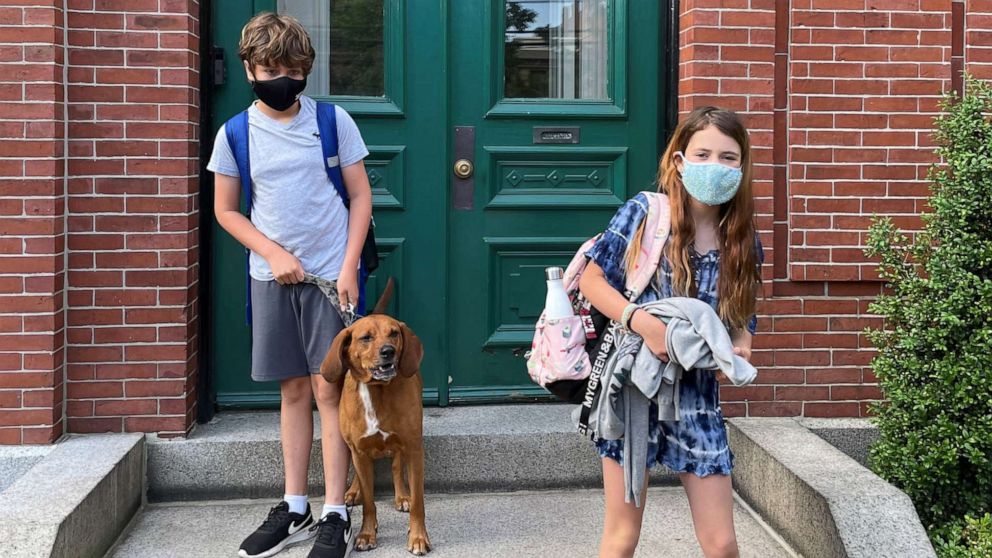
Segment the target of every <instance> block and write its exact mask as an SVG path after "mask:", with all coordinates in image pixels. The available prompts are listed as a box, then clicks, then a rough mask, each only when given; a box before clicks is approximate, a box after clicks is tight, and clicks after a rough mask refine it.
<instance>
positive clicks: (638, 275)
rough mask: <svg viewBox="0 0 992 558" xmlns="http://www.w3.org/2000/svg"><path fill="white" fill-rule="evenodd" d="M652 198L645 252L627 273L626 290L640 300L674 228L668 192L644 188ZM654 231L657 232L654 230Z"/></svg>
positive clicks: (648, 215) (644, 245)
mask: <svg viewBox="0 0 992 558" xmlns="http://www.w3.org/2000/svg"><path fill="white" fill-rule="evenodd" d="M644 194H645V195H646V196H647V199H648V213H647V215H645V217H644V221H645V223H644V234H643V236H642V237H641V252H640V253H639V254H638V255H637V260H636V262H635V264H634V269H633V270H631V271H629V272H628V273H627V283H626V290H627V293H626V294H629V297H628V298H629V299H630V300H631V301H636V300H637V299H638V298H639V297H640V296H641V293H643V292H644V289H646V288H648V285H650V284H651V280H652V279H653V278H654V276H655V274H656V273H657V272H658V265H660V264H661V256H662V252H663V251H664V248H665V242H667V241H668V235H669V233H670V232H671V229H672V210H671V207H670V206H669V204H668V196H666V195H665V194H659V193H657V192H644ZM652 231H653V232H652Z"/></svg>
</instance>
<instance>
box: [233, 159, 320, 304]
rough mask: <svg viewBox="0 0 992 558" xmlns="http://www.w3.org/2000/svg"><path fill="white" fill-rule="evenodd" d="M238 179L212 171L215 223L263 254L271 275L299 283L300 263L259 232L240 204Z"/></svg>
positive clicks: (257, 252) (248, 246) (300, 274)
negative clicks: (270, 269) (242, 210)
mask: <svg viewBox="0 0 992 558" xmlns="http://www.w3.org/2000/svg"><path fill="white" fill-rule="evenodd" d="M240 195H241V180H240V179H239V178H236V177H233V176H227V175H226V174H220V173H214V217H216V218H217V224H219V225H220V226H221V228H222V229H224V230H225V231H227V232H228V233H229V234H230V235H231V236H233V237H234V238H235V240H237V241H238V242H240V243H241V244H242V245H243V246H245V247H246V248H248V249H249V250H251V251H252V252H255V253H256V254H258V255H259V256H262V257H263V258H265V261H267V262H268V263H269V267H270V268H272V275H273V276H274V277H275V279H276V281H277V282H278V283H280V284H283V285H284V284H287V283H289V284H292V283H299V282H300V281H302V280H303V266H302V265H301V264H300V260H298V259H297V258H296V256H294V255H292V254H290V253H289V252H287V251H286V250H285V249H283V247H282V246H279V245H278V244H276V243H275V242H273V241H272V240H270V239H269V238H268V237H267V236H265V235H264V234H262V233H261V232H259V230H258V229H256V228H255V225H253V224H252V223H251V220H250V219H248V218H247V217H245V216H244V215H242V213H241V210H240V208H239V205H240V203H239V197H240Z"/></svg>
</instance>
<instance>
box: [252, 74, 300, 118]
mask: <svg viewBox="0 0 992 558" xmlns="http://www.w3.org/2000/svg"><path fill="white" fill-rule="evenodd" d="M306 87H307V78H306V77H305V76H304V78H303V79H293V78H291V77H289V76H282V77H277V78H276V79H268V80H265V81H262V80H258V79H256V80H255V81H253V82H251V89H252V91H254V92H255V94H256V95H258V98H259V99H260V100H261V101H262V102H263V103H265V104H266V105H268V106H270V107H272V108H273V109H275V110H277V111H279V112H282V111H284V110H286V109H288V108H289V107H291V106H293V103H295V102H296V99H297V98H299V96H300V93H303V90H304V89H306Z"/></svg>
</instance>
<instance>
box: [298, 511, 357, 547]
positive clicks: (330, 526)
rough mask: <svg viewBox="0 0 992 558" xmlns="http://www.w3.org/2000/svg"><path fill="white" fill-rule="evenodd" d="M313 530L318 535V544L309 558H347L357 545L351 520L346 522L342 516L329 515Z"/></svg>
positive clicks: (314, 545) (314, 544) (316, 543)
mask: <svg viewBox="0 0 992 558" xmlns="http://www.w3.org/2000/svg"><path fill="white" fill-rule="evenodd" d="M311 529H312V530H313V531H315V532H316V533H317V542H315V543H313V548H311V549H310V554H307V558H345V557H346V556H348V555H349V554H351V549H352V547H353V546H354V545H355V537H354V534H353V533H352V532H351V519H349V520H348V521H345V520H344V518H342V517H341V515H340V514H337V513H329V514H327V515H326V516H324V517H323V518H322V519H321V520H320V521H318V522H317V525H315V526H314V527H312V528H311Z"/></svg>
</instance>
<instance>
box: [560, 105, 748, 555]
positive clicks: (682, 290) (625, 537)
mask: <svg viewBox="0 0 992 558" xmlns="http://www.w3.org/2000/svg"><path fill="white" fill-rule="evenodd" d="M658 190H659V191H660V192H662V193H664V194H667V195H668V198H669V203H670V206H671V212H672V214H671V234H670V235H669V238H668V241H667V243H666V245H665V249H664V252H663V257H662V261H661V263H660V265H659V269H658V271H657V276H656V279H655V281H654V283H653V285H652V287H651V288H648V289H646V291H645V292H644V294H643V295H641V297H640V298H639V299H638V300H637V301H636V302H637V303H638V304H643V303H646V302H651V301H653V300H658V299H660V298H665V297H671V296H690V297H697V298H699V299H700V300H703V301H704V302H707V303H709V304H710V305H711V306H712V307H713V309H714V310H716V311H717V313H718V314H719V315H720V317H721V318H722V319H723V321H724V323H725V324H727V327H728V330H729V332H730V334H731V338H732V339H733V342H734V347H735V349H734V351H735V352H736V353H737V354H738V355H740V356H742V357H744V358H745V359H750V357H751V336H752V334H753V333H754V331H755V326H756V324H757V320H756V318H755V316H754V307H755V299H756V296H757V292H758V290H759V288H760V284H761V274H760V265H761V259H762V252H761V245H760V243H759V242H758V239H757V235H756V234H755V229H754V222H753V217H754V200H753V199H752V195H751V156H750V144H749V141H748V134H747V130H746V129H745V128H744V125H743V123H742V122H741V119H740V117H738V116H737V115H736V114H735V113H733V112H731V111H728V110H721V109H718V108H715V107H704V108H700V109H697V110H695V111H693V112H692V113H691V114H689V116H688V117H687V118H686V119H685V120H684V121H683V122H682V123H681V124H680V125H679V126H678V128H677V129H676V130H675V135H674V136H673V137H672V140H671V142H670V143H669V145H668V149H666V150H665V153H664V155H663V156H662V158H661V161H660V163H659V165H658ZM647 205H648V204H647V200H646V199H645V198H644V196H643V195H638V196H636V197H634V198H633V199H632V200H630V201H628V202H627V203H626V204H625V205H624V206H623V207H621V208H620V210H619V211H618V212H617V214H616V215H615V216H614V217H613V220H612V221H611V222H610V226H609V228H608V229H607V230H606V232H605V233H604V234H603V236H602V237H601V238H600V240H599V241H597V242H596V244H595V245H594V246H593V248H592V249H591V250H590V251H589V252H588V254H587V255H588V256H589V258H590V262H589V266H588V267H587V268H586V271H585V272H584V273H583V275H582V279H581V281H580V284H579V288H580V289H581V291H582V294H583V295H585V297H586V298H587V299H588V300H589V302H591V303H592V305H593V306H595V307H596V308H597V309H598V310H599V311H601V312H602V313H604V314H606V315H607V316H609V317H610V318H612V319H615V320H619V319H620V318H621V315H622V314H623V313H624V309H625V308H626V307H627V305H628V304H630V301H628V300H627V299H626V298H624V296H623V294H621V293H622V292H623V286H624V277H625V275H626V270H627V269H629V268H630V266H631V265H632V264H633V262H634V261H635V256H636V254H637V253H638V252H639V251H640V239H641V237H642V235H643V234H644V231H643V221H644V216H645V214H646V207H647ZM628 315H629V316H630V322H629V323H630V328H631V329H632V330H633V331H634V332H636V333H637V334H639V335H640V336H641V337H643V338H644V342H645V343H647V346H648V348H650V349H651V351H652V352H654V353H655V355H657V356H658V358H659V359H661V360H663V361H667V354H666V352H667V348H666V343H665V324H664V323H663V322H662V321H661V320H658V319H656V318H654V317H652V316H651V315H649V314H648V313H647V312H643V311H636V310H635V311H634V313H633V314H632V315H630V314H628ZM680 390H681V391H680V398H681V400H680V410H681V417H682V420H680V421H663V422H659V421H658V420H657V408H656V406H655V405H654V404H653V403H652V409H651V411H650V417H651V418H650V424H649V427H648V431H649V434H648V436H649V439H648V460H647V461H648V462H647V463H645V466H646V467H647V468H648V469H650V468H651V467H653V466H654V465H655V464H656V463H662V464H664V465H666V466H667V467H669V468H670V469H672V470H673V471H675V472H677V473H679V474H680V478H681V480H682V485H683V486H684V488H685V491H686V495H687V496H688V498H689V507H690V509H691V511H692V521H693V525H694V526H695V531H696V538H697V539H698V540H699V544H700V545H701V546H702V548H703V552H704V553H705V555H706V556H707V558H716V557H736V556H737V555H738V552H737V538H736V535H735V533H734V518H733V497H732V492H731V483H730V471H731V469H733V462H734V456H733V454H732V453H731V452H730V448H729V447H728V446H727V431H726V428H725V426H724V424H723V415H722V414H721V412H720V401H719V385H718V383H717V378H716V373H715V372H712V371H702V370H690V371H687V372H686V373H685V374H684V375H683V376H682V380H681V388H680ZM596 447H597V449H598V450H599V454H600V456H601V457H602V462H603V488H604V490H605V492H606V520H605V524H604V530H603V538H602V541H601V543H600V554H599V555H600V558H616V557H629V556H633V554H634V549H635V548H636V547H637V541H638V538H639V536H640V531H641V518H642V516H643V513H644V507H643V506H642V507H640V508H638V507H636V506H635V505H634V504H633V503H626V502H624V479H623V469H622V468H621V465H620V460H621V456H622V454H623V440H614V441H607V440H599V441H597V443H596ZM645 497H646V494H644V495H642V496H641V501H642V502H643V501H645Z"/></svg>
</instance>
